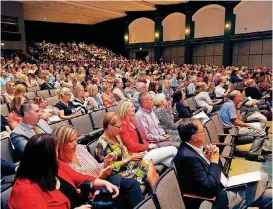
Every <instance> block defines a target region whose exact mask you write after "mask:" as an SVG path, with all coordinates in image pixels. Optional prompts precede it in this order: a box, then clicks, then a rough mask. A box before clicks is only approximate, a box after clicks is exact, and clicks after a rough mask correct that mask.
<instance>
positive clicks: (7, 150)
mask: <svg viewBox="0 0 273 209" xmlns="http://www.w3.org/2000/svg"><path fill="white" fill-rule="evenodd" d="M13 150H14V149H13V145H12V144H11V141H10V138H9V136H4V137H1V159H3V160H6V161H9V162H13V163H15V156H14V152H13Z"/></svg>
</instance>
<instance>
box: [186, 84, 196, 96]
mask: <svg viewBox="0 0 273 209" xmlns="http://www.w3.org/2000/svg"><path fill="white" fill-rule="evenodd" d="M187 89H188V93H189V94H194V93H195V85H194V83H190V84H189V85H188V88H187Z"/></svg>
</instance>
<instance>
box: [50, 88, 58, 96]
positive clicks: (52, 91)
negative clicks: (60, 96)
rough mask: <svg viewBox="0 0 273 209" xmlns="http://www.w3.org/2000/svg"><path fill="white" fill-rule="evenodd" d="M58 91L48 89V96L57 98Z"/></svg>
mask: <svg viewBox="0 0 273 209" xmlns="http://www.w3.org/2000/svg"><path fill="white" fill-rule="evenodd" d="M58 90H59V89H49V92H50V95H51V96H52V97H54V96H57V91H58Z"/></svg>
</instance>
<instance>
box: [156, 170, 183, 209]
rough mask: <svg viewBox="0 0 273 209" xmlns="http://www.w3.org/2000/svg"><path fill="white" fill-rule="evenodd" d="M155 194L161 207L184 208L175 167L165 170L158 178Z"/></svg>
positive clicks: (163, 208)
mask: <svg viewBox="0 0 273 209" xmlns="http://www.w3.org/2000/svg"><path fill="white" fill-rule="evenodd" d="M153 195H154V196H155V197H156V198H155V199H156V201H157V202H158V205H159V206H160V208H161V209H184V208H185V204H184V201H183V198H182V195H181V191H180V188H179V184H178V181H177V178H176V175H175V171H174V169H173V168H170V169H168V170H167V171H166V172H164V173H163V174H162V175H161V176H160V177H159V179H158V180H157V182H156V184H155V186H154V189H153Z"/></svg>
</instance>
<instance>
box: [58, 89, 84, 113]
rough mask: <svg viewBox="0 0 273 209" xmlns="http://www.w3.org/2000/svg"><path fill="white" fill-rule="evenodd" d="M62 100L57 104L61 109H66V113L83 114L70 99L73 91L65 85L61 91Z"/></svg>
mask: <svg viewBox="0 0 273 209" xmlns="http://www.w3.org/2000/svg"><path fill="white" fill-rule="evenodd" d="M58 94H59V97H60V101H59V102H58V103H57V104H56V105H55V107H57V108H58V109H59V110H63V111H64V115H65V116H67V115H73V116H75V117H76V116H78V115H80V114H81V112H80V108H79V109H77V108H76V107H75V106H74V104H73V103H72V102H71V101H70V99H71V96H72V92H71V90H70V89H69V88H66V87H63V88H61V89H60V91H59V93H58Z"/></svg>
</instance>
